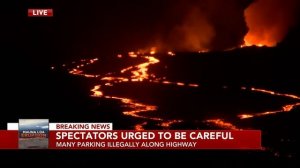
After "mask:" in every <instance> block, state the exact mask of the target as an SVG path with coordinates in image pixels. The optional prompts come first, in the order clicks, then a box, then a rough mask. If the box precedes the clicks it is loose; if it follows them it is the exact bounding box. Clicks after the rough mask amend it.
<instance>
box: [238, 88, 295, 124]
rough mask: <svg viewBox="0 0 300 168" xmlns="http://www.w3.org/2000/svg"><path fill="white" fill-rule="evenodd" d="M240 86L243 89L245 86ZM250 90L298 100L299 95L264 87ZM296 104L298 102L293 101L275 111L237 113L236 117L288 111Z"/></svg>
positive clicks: (242, 117) (243, 117)
mask: <svg viewBox="0 0 300 168" xmlns="http://www.w3.org/2000/svg"><path fill="white" fill-rule="evenodd" d="M242 88H244V90H245V89H246V88H245V87H242ZM251 91H253V92H260V93H264V94H269V95H275V96H281V97H287V98H291V99H294V100H300V97H299V96H296V95H292V94H285V93H278V92H275V91H271V90H266V89H258V88H251ZM296 106H300V103H299V102H298V103H294V104H288V105H284V106H282V109H280V110H276V111H266V112H261V113H255V114H240V115H238V118H240V119H248V118H253V117H261V116H266V115H273V114H277V113H282V112H290V111H292V110H293V109H294V107H296Z"/></svg>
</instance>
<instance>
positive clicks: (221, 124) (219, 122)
mask: <svg viewBox="0 0 300 168" xmlns="http://www.w3.org/2000/svg"><path fill="white" fill-rule="evenodd" d="M205 122H206V123H208V124H213V125H215V126H218V127H220V128H223V129H230V130H238V128H237V127H236V126H234V125H233V124H232V123H229V122H225V121H224V120H222V119H210V120H206V121H205Z"/></svg>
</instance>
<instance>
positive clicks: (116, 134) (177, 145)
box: [0, 130, 262, 150]
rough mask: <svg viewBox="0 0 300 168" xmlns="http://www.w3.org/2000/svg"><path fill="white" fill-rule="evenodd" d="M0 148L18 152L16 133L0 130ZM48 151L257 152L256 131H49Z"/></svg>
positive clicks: (258, 143) (259, 147) (259, 138)
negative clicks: (165, 150)
mask: <svg viewBox="0 0 300 168" xmlns="http://www.w3.org/2000/svg"><path fill="white" fill-rule="evenodd" d="M0 148H1V149H18V131H0ZM49 149H64V150H67V149H86V150H87V149H92V150H95V149H103V150H108V149H113V150H120V149H122V150H123V149H124V150H128V149H132V150H142V149H153V150H155V149H167V150H177V149H184V150H197V149H240V150H260V149H262V147H261V131H257V130H241V131H226V130H189V131H183V130H169V131H168V130H163V131H158V130H156V131H129V130H126V131H50V132H49Z"/></svg>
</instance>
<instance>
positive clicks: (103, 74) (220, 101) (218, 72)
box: [51, 47, 300, 157]
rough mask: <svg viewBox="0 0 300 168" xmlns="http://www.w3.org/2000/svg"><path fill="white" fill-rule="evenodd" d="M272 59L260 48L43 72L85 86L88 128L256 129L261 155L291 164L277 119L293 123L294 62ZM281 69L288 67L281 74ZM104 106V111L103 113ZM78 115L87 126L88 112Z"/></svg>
mask: <svg viewBox="0 0 300 168" xmlns="http://www.w3.org/2000/svg"><path fill="white" fill-rule="evenodd" d="M278 52H279V53H281V54H285V53H284V52H283V51H281V50H280V48H267V47H248V48H241V49H235V50H229V51H226V52H209V53H174V52H167V53H156V52H154V51H152V52H149V53H141V52H129V53H120V54H117V55H115V57H112V58H110V60H102V59H101V57H99V58H92V59H82V60H78V61H75V62H71V63H66V64H63V65H61V66H59V67H57V66H54V67H51V70H52V71H54V72H57V71H61V70H63V71H65V72H68V74H69V75H71V76H74V77H75V78H81V79H84V80H86V81H87V82H88V83H90V88H87V90H86V94H89V95H90V99H91V100H90V101H91V102H94V103H93V105H92V106H94V110H91V112H92V113H93V114H92V115H93V116H95V117H96V116H97V115H96V114H94V113H95V112H96V113H97V111H95V108H96V109H98V110H99V118H93V120H97V121H102V120H103V121H106V122H107V121H112V122H113V123H114V126H115V128H116V129H118V128H120V129H124V128H127V129H135V130H143V129H234V130H236V129H262V130H263V131H264V136H266V137H265V138H264V139H267V140H266V141H265V142H264V143H265V144H264V146H265V147H266V149H267V150H268V151H272V153H273V154H274V156H283V157H295V153H294V151H293V149H291V148H288V149H287V150H286V149H282V148H283V147H284V146H289V145H291V144H293V143H294V142H295V139H294V138H293V136H291V135H292V134H287V133H288V132H291V131H292V130H294V127H293V126H294V124H295V123H294V122H291V120H289V119H287V120H286V121H282V120H280V119H279V118H286V117H292V116H295V115H297V111H299V106H300V97H299V96H298V95H299V93H300V92H299V87H298V85H297V83H299V81H298V80H299V79H297V78H295V75H296V72H297V71H296V69H295V68H296V66H295V65H294V64H295V62H294V61H293V60H289V59H284V60H281V59H276V58H274V57H276V56H275V55H277V54H278ZM241 55H243V56H244V57H242V58H241ZM287 57H289V56H287ZM245 58H247V59H246V60H245ZM270 60H272V61H270ZM282 64H289V65H290V66H289V67H287V68H286V67H285V69H282V68H280V67H281V65H282ZM107 65H109V66H107ZM107 102H115V103H117V104H110V105H109V104H108V105H107ZM105 106H111V107H110V108H108V109H110V110H107V111H105V109H107V107H105ZM112 106H116V107H118V110H116V109H115V110H112V109H113V107H112ZM101 111H102V112H101ZM85 115H86V116H85V118H88V117H87V116H88V115H89V111H86V112H85ZM101 116H105V117H101ZM115 116H118V117H117V118H116V117H115ZM277 120H278V121H277ZM292 121H294V120H292ZM274 123H276V124H275V125H274ZM274 130H276V133H272V132H274ZM280 135H282V136H280ZM272 138H274V139H272ZM270 139H272V140H270Z"/></svg>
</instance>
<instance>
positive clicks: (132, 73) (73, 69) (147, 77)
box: [51, 51, 300, 130]
mask: <svg viewBox="0 0 300 168" xmlns="http://www.w3.org/2000/svg"><path fill="white" fill-rule="evenodd" d="M148 54H149V55H145V54H144V53H139V52H129V53H128V55H127V56H128V57H129V58H131V59H137V58H139V59H143V60H145V62H143V63H140V64H137V65H132V66H129V67H126V68H123V69H121V70H120V71H119V72H110V73H107V74H106V75H103V76H100V75H91V74H86V73H84V69H83V68H84V67H85V66H88V65H91V64H93V63H95V62H96V61H98V58H94V59H90V60H88V59H82V60H80V61H79V62H78V63H76V62H72V64H71V65H67V64H63V67H64V68H70V69H68V72H69V73H70V74H71V75H77V76H83V77H86V78H96V79H99V84H97V85H95V86H94V87H93V88H92V89H91V93H92V94H91V96H92V97H95V98H105V99H115V100H119V101H121V102H122V108H123V115H126V116H130V117H134V118H139V119H144V120H146V121H144V122H142V123H139V124H136V125H135V126H134V128H135V130H143V129H144V126H146V125H147V124H148V121H155V122H156V123H158V124H157V126H160V127H162V128H170V127H171V126H172V125H173V124H175V123H181V122H183V120H179V119H177V120H170V119H164V118H160V117H149V116H147V115H144V113H147V112H157V110H158V106H156V105H151V104H146V103H142V102H139V101H137V100H133V99H130V98H127V97H119V96H115V95H106V94H105V93H104V91H103V88H104V87H112V86H114V84H116V83H129V82H130V83H133V82H135V83H137V82H148V83H156V84H161V85H174V86H178V87H189V88H198V87H200V85H199V84H197V83H185V82H179V81H169V80H167V79H166V78H165V77H163V78H158V77H156V75H155V74H150V73H149V66H151V65H155V64H158V63H159V62H160V60H159V59H158V58H156V57H155V52H154V51H151V52H150V53H148ZM167 55H170V56H175V53H174V52H171V51H169V52H168V53H167ZM117 58H118V59H122V58H124V55H121V54H118V55H117ZM51 69H52V70H55V69H56V68H55V67H51ZM112 74H114V75H112ZM226 88H227V87H223V89H226ZM240 89H241V90H242V91H250V92H255V93H263V94H268V95H272V96H280V97H285V98H289V99H291V100H295V101H296V102H297V103H294V104H286V105H283V106H282V108H281V109H278V110H276V111H265V112H260V113H253V114H239V115H238V116H237V117H238V118H239V119H241V120H244V119H248V118H254V117H261V116H266V115H273V114H277V113H281V112H290V111H292V110H293V109H294V108H295V107H296V106H300V97H299V96H297V95H293V94H284V93H278V92H275V91H271V90H265V89H258V88H254V87H252V88H247V87H241V88H240ZM203 123H205V124H207V125H210V126H215V127H217V128H222V129H231V130H238V129H240V128H238V127H237V126H235V125H234V124H233V123H230V122H228V121H225V120H224V119H221V118H218V119H206V120H203Z"/></svg>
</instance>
